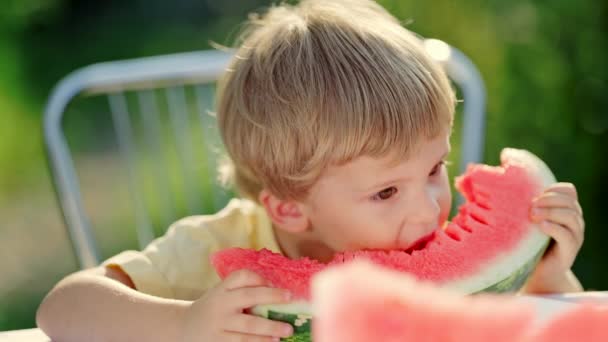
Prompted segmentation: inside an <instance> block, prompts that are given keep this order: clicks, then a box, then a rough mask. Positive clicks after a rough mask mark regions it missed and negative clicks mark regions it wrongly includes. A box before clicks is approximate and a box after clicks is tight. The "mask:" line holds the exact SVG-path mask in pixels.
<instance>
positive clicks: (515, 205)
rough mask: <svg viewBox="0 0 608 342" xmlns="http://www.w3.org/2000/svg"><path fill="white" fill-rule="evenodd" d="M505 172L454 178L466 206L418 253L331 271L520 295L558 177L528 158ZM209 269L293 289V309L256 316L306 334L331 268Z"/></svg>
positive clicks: (288, 264) (231, 255)
mask: <svg viewBox="0 0 608 342" xmlns="http://www.w3.org/2000/svg"><path fill="white" fill-rule="evenodd" d="M501 164H502V165H501V166H498V167H492V166H487V165H480V164H477V165H470V166H469V167H468V169H467V171H466V172H465V174H464V175H462V176H460V177H457V179H456V188H457V189H458V190H459V191H460V192H461V193H462V194H463V196H464V198H465V199H466V203H464V204H463V205H462V206H461V207H460V208H459V211H458V214H457V215H456V216H455V217H454V218H453V219H452V222H451V223H449V224H447V225H446V226H444V227H438V228H437V230H436V231H435V232H434V234H433V235H432V236H431V237H430V238H429V239H426V240H425V241H424V242H423V243H422V244H420V245H418V246H416V248H413V249H410V250H406V251H404V250H393V251H381V250H364V251H349V252H343V253H337V254H336V255H335V256H334V258H333V260H332V261H331V262H330V263H329V266H332V265H340V264H343V263H346V262H349V261H352V260H355V259H367V260H370V261H372V262H373V263H375V264H378V265H382V266H385V267H388V268H391V269H394V270H398V271H401V272H405V273H408V274H411V275H413V276H414V277H416V278H417V279H419V280H424V281H430V282H433V283H435V284H438V285H440V286H442V287H446V288H451V289H455V290H457V291H459V292H461V293H467V294H468V293H477V292H508V291H516V290H518V289H520V288H521V287H522V286H523V284H524V283H525V281H526V279H527V278H528V276H529V274H530V273H531V272H532V271H533V269H534V267H535V266H536V264H537V263H538V261H539V259H540V258H541V257H542V255H543V253H544V251H545V249H546V247H547V245H548V243H549V240H550V239H549V237H548V236H546V235H545V234H543V233H542V232H541V231H540V230H539V229H538V227H537V226H536V224H533V223H531V222H530V221H529V210H530V205H531V201H532V199H533V198H534V197H535V196H537V195H539V194H540V193H541V192H542V191H543V189H544V188H546V187H547V186H549V185H550V184H552V183H555V177H554V176H553V174H552V173H551V171H550V170H549V168H548V167H547V166H546V165H545V164H544V162H542V161H541V160H540V159H539V158H537V157H536V156H535V155H533V154H532V153H530V152H528V151H525V150H516V149H510V148H508V149H504V150H503V151H502V152H501ZM212 263H213V265H214V267H215V269H216V271H217V273H218V274H219V276H220V277H221V278H225V277H227V276H228V275H229V274H230V273H232V272H234V271H238V270H241V269H249V270H252V271H254V272H256V273H258V274H259V275H261V276H262V277H263V278H265V279H266V280H268V281H269V282H270V283H271V284H272V285H273V286H275V287H279V288H285V289H289V290H290V291H291V292H292V293H293V294H294V296H295V298H296V299H297V300H296V301H294V303H292V304H286V305H267V306H259V307H256V308H254V309H253V312H254V313H255V314H258V315H261V316H264V317H271V318H273V319H278V320H282V321H287V322H289V323H292V325H294V327H296V331H299V330H301V331H302V333H305V332H306V331H307V330H306V329H307V327H308V326H309V322H308V321H307V319H306V318H307V317H308V318H310V317H312V311H311V308H310V305H309V302H308V301H309V299H310V282H311V279H312V277H313V276H314V275H315V274H316V273H318V272H319V271H321V270H323V269H324V268H325V267H328V265H325V264H322V263H319V262H317V261H315V260H311V259H308V258H302V259H298V260H291V259H288V258H286V257H284V256H282V255H280V254H276V253H272V252H270V251H268V250H260V251H253V250H246V249H239V248H232V249H227V250H223V251H219V252H217V253H215V254H214V255H213V256H212ZM296 323H297V324H296Z"/></svg>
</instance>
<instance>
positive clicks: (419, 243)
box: [403, 230, 437, 254]
mask: <svg viewBox="0 0 608 342" xmlns="http://www.w3.org/2000/svg"><path fill="white" fill-rule="evenodd" d="M435 234H437V231H436V230H434V231H432V232H431V233H429V234H428V235H425V236H423V237H421V238H420V239H418V240H416V241H414V242H413V243H411V244H410V245H409V246H407V247H406V248H404V249H403V251H404V252H406V253H408V254H412V252H414V251H419V250H422V249H425V248H426V245H427V244H428V243H429V242H431V241H432V240H433V239H434V238H435Z"/></svg>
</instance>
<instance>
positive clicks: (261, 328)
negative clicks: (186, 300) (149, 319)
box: [182, 271, 293, 342]
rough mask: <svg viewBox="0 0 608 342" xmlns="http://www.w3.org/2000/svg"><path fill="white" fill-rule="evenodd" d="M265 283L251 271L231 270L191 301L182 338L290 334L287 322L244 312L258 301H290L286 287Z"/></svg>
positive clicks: (257, 338)
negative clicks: (203, 293)
mask: <svg viewBox="0 0 608 342" xmlns="http://www.w3.org/2000/svg"><path fill="white" fill-rule="evenodd" d="M266 285H267V283H266V282H265V280H264V279H262V277H260V276H258V275H257V274H255V273H253V272H251V271H238V272H234V273H232V274H231V275H230V276H228V277H227V278H226V279H225V280H224V281H223V282H221V283H220V284H218V285H217V286H216V287H214V288H212V289H210V290H209V291H207V293H206V294H205V295H204V296H203V297H201V298H200V299H198V300H197V301H195V302H193V303H192V305H191V306H190V308H189V309H188V311H187V313H186V315H185V317H184V322H183V324H184V325H183V331H182V332H183V335H182V336H183V339H182V341H184V342H194V341H217V342H224V341H256V342H257V341H279V338H280V337H288V336H291V335H292V334H293V331H292V329H293V328H292V326H291V325H289V324H287V323H282V322H276V321H271V320H268V319H265V318H262V317H256V316H253V315H249V314H245V313H244V310H245V309H247V308H250V307H252V306H255V305H259V304H282V303H288V302H289V301H290V294H289V292H288V291H287V290H283V289H276V288H270V287H266Z"/></svg>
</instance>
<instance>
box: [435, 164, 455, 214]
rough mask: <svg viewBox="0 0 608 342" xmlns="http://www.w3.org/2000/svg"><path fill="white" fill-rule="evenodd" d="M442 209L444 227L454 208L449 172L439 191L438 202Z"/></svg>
mask: <svg viewBox="0 0 608 342" xmlns="http://www.w3.org/2000/svg"><path fill="white" fill-rule="evenodd" d="M437 202H438V204H439V208H440V214H439V216H440V222H439V224H440V225H442V224H443V223H444V222H445V221H446V220H447V219H448V216H449V215H450V210H451V208H452V190H451V188H450V181H449V179H448V176H447V172H446V173H445V175H444V177H443V179H442V181H441V186H440V190H439V198H438V200H437Z"/></svg>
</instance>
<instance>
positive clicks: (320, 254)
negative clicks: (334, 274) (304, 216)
mask: <svg viewBox="0 0 608 342" xmlns="http://www.w3.org/2000/svg"><path fill="white" fill-rule="evenodd" d="M272 229H273V231H274V236H275V237H276V239H277V243H278V244H279V247H280V248H281V252H282V253H283V255H285V256H287V257H288V258H290V259H298V258H303V257H307V258H311V259H314V260H317V261H320V262H323V263H327V262H329V261H330V260H331V259H332V258H333V256H334V251H333V250H332V249H331V248H329V246H327V245H326V244H324V243H323V242H321V241H320V240H319V239H318V238H316V237H315V234H314V231H307V232H302V233H290V232H287V231H284V230H282V229H280V228H277V227H275V226H274V225H273V226H272Z"/></svg>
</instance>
